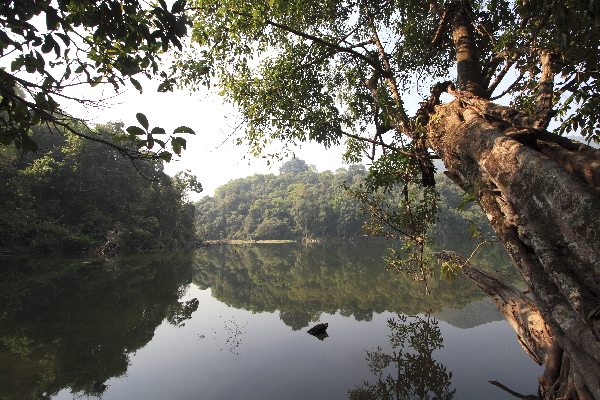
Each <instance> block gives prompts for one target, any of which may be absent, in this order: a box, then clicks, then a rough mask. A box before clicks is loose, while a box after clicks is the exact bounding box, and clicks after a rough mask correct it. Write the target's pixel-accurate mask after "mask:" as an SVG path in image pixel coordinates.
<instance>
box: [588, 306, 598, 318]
mask: <svg viewBox="0 0 600 400" xmlns="http://www.w3.org/2000/svg"><path fill="white" fill-rule="evenodd" d="M599 315H600V305H597V306H596V308H594V309H593V310H592V311H590V313H589V314H588V319H592V318H596V317H598V316H599Z"/></svg>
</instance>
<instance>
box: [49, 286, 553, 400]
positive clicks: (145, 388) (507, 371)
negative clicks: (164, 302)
mask: <svg viewBox="0 0 600 400" xmlns="http://www.w3.org/2000/svg"><path fill="white" fill-rule="evenodd" d="M186 297H187V298H185V299H182V300H189V299H191V298H194V297H196V298H198V300H199V301H200V306H199V308H198V310H197V311H196V312H195V313H194V315H193V317H192V319H191V320H188V321H185V326H184V327H182V328H176V327H174V326H172V325H169V324H167V323H163V324H162V325H161V326H160V327H159V328H158V329H157V330H156V332H155V335H154V339H153V340H152V341H151V342H150V343H148V344H147V345H146V346H145V347H144V348H142V349H140V350H139V351H138V352H137V353H136V354H135V355H131V366H130V367H129V369H128V371H127V377H123V378H115V379H111V380H109V381H108V382H107V384H108V385H109V387H108V390H107V391H106V393H105V394H104V395H103V397H102V398H103V399H105V400H110V399H181V400H183V399H190V400H191V399H309V398H323V399H344V398H347V392H348V390H350V389H353V388H354V387H355V385H362V383H363V381H365V380H366V381H369V382H370V383H373V382H374V380H375V377H374V376H373V375H372V374H371V373H370V372H369V368H368V366H367V363H366V361H365V357H366V352H365V350H369V351H370V350H373V349H375V348H376V347H377V346H381V347H382V348H383V350H384V351H385V352H388V353H390V351H389V350H390V348H389V338H388V335H389V334H390V331H389V328H388V327H387V323H386V321H387V319H388V318H391V317H394V314H391V313H384V314H376V315H374V316H373V320H372V321H371V322H357V321H356V320H355V319H354V318H345V317H342V316H340V315H337V314H336V315H328V314H323V315H322V316H321V321H322V322H328V323H329V328H328V330H327V332H328V333H329V337H328V338H326V339H325V340H324V341H320V340H318V339H316V338H315V337H313V336H311V335H309V334H307V333H306V329H308V327H307V328H306V329H303V330H300V331H292V330H291V328H290V327H288V326H286V325H285V324H284V323H283V322H281V321H280V319H279V313H260V314H252V313H251V312H249V311H244V310H238V309H234V308H232V307H229V306H227V305H225V304H223V303H220V302H218V301H217V300H215V299H214V298H212V297H211V295H210V290H205V291H202V290H200V289H198V288H197V287H195V286H192V287H190V289H189V293H188V295H187V296H186ZM226 324H227V326H229V327H230V328H231V327H232V326H234V325H233V324H236V325H237V326H238V327H240V331H241V332H242V334H241V335H239V337H237V338H236V339H237V343H239V346H238V347H237V348H235V349H234V351H230V350H231V346H230V345H229V344H228V342H227V339H228V335H230V332H231V331H232V330H231V329H227V327H226ZM439 327H440V329H441V330H442V335H443V338H444V348H443V349H440V350H436V351H434V353H433V356H434V358H435V359H436V361H437V362H440V363H442V364H444V365H445V366H446V368H447V369H448V371H452V379H451V383H452V387H453V388H457V392H456V395H455V399H482V398H485V399H491V400H493V399H506V398H508V397H509V396H508V395H507V393H505V392H503V391H502V390H500V389H498V388H496V387H494V386H492V385H491V384H490V383H488V381H490V380H497V381H500V382H501V383H502V384H504V385H506V386H508V387H510V388H511V389H512V390H515V391H517V392H520V393H522V394H533V393H535V392H536V391H537V385H536V382H537V377H538V376H539V375H540V374H541V372H542V369H541V367H538V366H537V364H535V363H534V362H533V361H532V360H531V359H530V358H529V356H527V354H525V352H524V351H523V350H522V349H521V347H520V346H519V344H518V342H517V340H516V334H515V333H514V331H513V330H512V329H511V328H510V326H509V325H508V323H506V322H504V321H502V322H492V323H488V324H484V325H481V326H478V327H476V328H472V329H458V328H455V327H453V326H451V325H449V324H447V323H445V322H441V321H440V323H439ZM202 335H204V337H202ZM229 343H231V341H230V342H229ZM236 353H237V354H236ZM391 373H392V375H394V372H392V371H391ZM70 398H72V395H70V394H69V393H68V391H62V392H61V393H60V394H59V396H57V397H56V399H61V400H62V399H70Z"/></svg>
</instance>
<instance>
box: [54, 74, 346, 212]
mask: <svg viewBox="0 0 600 400" xmlns="http://www.w3.org/2000/svg"><path fill="white" fill-rule="evenodd" d="M140 81H141V79H140ZM157 85H158V84H157V83H155V82H146V83H142V86H143V87H144V88H145V90H144V92H143V93H142V94H140V93H139V92H138V91H137V90H135V89H133V88H132V87H131V86H128V88H127V89H126V90H125V91H124V92H123V93H121V94H119V95H117V96H114V95H115V94H114V91H113V90H112V88H109V87H108V85H107V86H106V88H105V89H104V91H102V90H103V89H100V91H98V92H96V93H95V94H94V95H93V96H96V98H107V99H106V100H105V101H104V102H103V104H104V106H103V107H94V108H82V107H80V106H78V105H74V104H73V105H70V106H66V107H65V108H66V109H67V111H69V112H70V113H71V114H72V115H74V116H76V117H79V118H82V119H85V120H87V121H88V122H89V123H91V124H99V123H104V122H108V121H122V122H123V123H125V127H127V126H130V125H138V126H140V125H139V123H138V122H137V120H136V117H135V114H136V113H138V112H141V113H143V114H145V115H146V117H147V118H148V122H149V125H150V128H152V127H155V126H158V127H162V128H164V129H165V130H166V131H167V133H170V132H172V131H173V130H174V129H175V128H177V127H179V126H181V125H185V126H188V127H190V128H192V129H193V130H194V131H195V133H196V134H195V135H189V134H184V135H181V136H183V137H184V138H185V139H186V140H187V149H186V150H183V151H182V154H181V157H177V156H174V157H173V160H172V161H171V162H170V163H167V164H166V165H165V171H166V172H167V173H168V174H169V175H174V174H175V173H177V172H179V171H182V170H190V171H191V173H192V174H194V175H196V176H197V178H198V181H199V182H200V183H202V187H203V189H204V190H203V192H202V193H201V194H199V195H196V194H195V193H191V194H190V196H191V198H192V200H194V201H195V200H198V199H199V198H201V197H203V196H207V195H208V196H212V195H213V194H214V190H215V189H216V188H217V187H219V186H221V185H224V184H225V183H227V182H228V181H230V180H232V179H237V178H242V177H246V176H250V175H253V174H268V173H273V174H278V173H279V167H280V166H281V165H282V164H283V163H284V162H285V161H287V160H289V158H287V159H284V160H283V161H278V160H272V159H263V158H256V157H254V156H252V155H250V154H249V153H248V147H247V146H245V145H240V146H236V145H235V139H236V138H237V137H239V136H240V135H242V133H243V132H242V131H241V130H240V129H238V130H237V132H236V126H237V125H238V124H239V119H238V118H236V114H235V109H234V108H233V107H232V106H231V105H228V104H224V103H223V100H222V98H221V97H220V96H219V95H218V94H216V93H209V92H208V89H205V90H204V91H202V92H187V91H175V92H172V93H171V92H169V93H157V92H156V91H155V87H156V86H157ZM112 96H114V97H112ZM86 97H87V98H90V94H89V92H88V93H87V94H86ZM274 146H276V147H274V148H276V149H279V148H281V146H282V145H281V143H275V144H274ZM293 151H294V154H295V155H296V157H298V158H300V159H302V160H304V161H306V163H307V164H308V165H311V164H312V165H315V166H316V168H317V171H319V172H322V171H326V170H331V171H332V172H333V171H335V170H336V169H338V168H344V167H347V166H346V165H344V164H343V163H342V154H343V147H342V146H337V147H332V148H329V149H325V148H324V147H323V146H322V145H319V144H317V143H304V144H302V145H301V146H296V147H293ZM268 160H269V161H270V165H269V164H268V162H267V161H268Z"/></svg>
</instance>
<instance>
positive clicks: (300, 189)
mask: <svg viewBox="0 0 600 400" xmlns="http://www.w3.org/2000/svg"><path fill="white" fill-rule="evenodd" d="M279 172H280V173H279V175H275V174H255V175H252V176H249V177H246V178H240V179H235V180H232V181H230V182H228V183H227V184H225V185H223V186H220V187H219V188H218V189H217V190H216V191H215V195H214V196H213V197H209V196H206V197H204V198H202V199H201V200H200V201H198V202H197V203H196V204H195V206H196V215H197V224H198V229H199V236H200V237H201V238H202V239H204V240H219V239H224V240H235V239H239V240H270V239H296V240H297V239H303V238H306V239H316V238H350V237H356V236H360V235H362V234H363V233H362V231H361V228H362V225H363V222H364V221H365V217H364V216H362V215H361V204H359V202H358V201H357V200H355V199H354V198H352V197H351V196H350V195H349V194H348V193H347V192H346V190H345V189H344V188H343V187H342V184H343V183H344V182H346V183H347V184H348V185H349V186H350V187H353V186H358V185H359V184H360V183H362V182H363V180H364V179H365V177H366V175H367V170H366V169H365V167H364V166H363V165H361V164H353V165H350V166H349V167H348V168H340V169H338V170H336V171H335V172H331V171H324V172H317V171H316V170H315V168H314V167H312V166H311V167H309V166H308V165H307V164H306V162H305V161H303V160H300V159H292V160H290V161H288V162H286V163H284V164H283V166H282V167H281V168H280V171H279ZM436 180H437V190H438V192H439V193H440V200H441V201H440V213H439V222H438V224H437V225H436V227H435V230H436V232H435V234H434V236H435V237H436V238H437V239H441V240H444V239H446V238H445V236H448V238H451V236H452V235H453V233H452V232H456V231H457V230H460V229H463V231H464V232H466V231H467V229H468V227H469V224H470V223H469V220H475V221H477V222H478V223H479V224H480V225H481V226H485V225H487V222H486V221H485V218H484V216H483V213H482V212H481V210H480V209H479V208H478V207H471V206H470V207H467V208H466V209H465V211H464V212H463V213H459V212H458V210H457V209H456V208H457V205H458V204H459V202H460V201H461V199H460V189H458V188H457V187H456V185H453V184H452V183H450V182H449V180H448V179H447V178H446V177H445V176H444V175H443V174H438V175H436ZM392 196H393V194H392Z"/></svg>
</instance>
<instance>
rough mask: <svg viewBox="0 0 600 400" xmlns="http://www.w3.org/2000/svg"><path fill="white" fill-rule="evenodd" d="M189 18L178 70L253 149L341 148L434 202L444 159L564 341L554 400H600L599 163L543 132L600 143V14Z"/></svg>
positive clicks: (564, 0) (384, 8)
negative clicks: (229, 117)
mask: <svg viewBox="0 0 600 400" xmlns="http://www.w3.org/2000/svg"><path fill="white" fill-rule="evenodd" d="M194 10H195V15H194V17H193V18H194V21H195V22H194V38H195V39H196V42H197V43H198V44H199V45H200V46H203V47H202V48H201V51H203V52H204V55H205V57H200V58H198V53H197V52H196V53H194V52H192V53H190V56H189V58H186V57H185V56H184V57H182V58H181V60H180V64H181V74H182V75H186V74H188V76H192V77H193V74H194V73H195V72H197V71H200V70H202V68H206V66H207V63H208V64H210V65H211V67H212V69H213V70H212V72H213V75H214V76H215V77H216V79H218V84H219V85H220V86H221V89H222V93H224V95H225V96H226V98H227V99H228V100H229V101H230V102H232V103H234V104H236V105H237V106H238V108H239V110H240V113H241V115H242V118H243V119H244V121H245V123H246V140H247V141H248V142H249V143H250V145H251V146H252V147H253V148H254V149H255V148H257V147H260V146H263V144H262V143H264V142H263V141H265V138H270V139H283V140H284V141H291V142H302V141H306V140H316V141H318V142H321V143H323V144H324V145H325V146H329V145H331V144H334V143H340V142H341V141H342V140H345V141H346V144H347V145H348V152H347V158H348V159H349V160H356V159H357V157H358V155H359V154H361V152H362V153H366V154H367V156H368V157H370V158H371V159H372V160H373V167H372V168H371V171H370V173H371V175H372V177H373V179H374V182H375V183H376V185H375V186H379V187H383V188H385V187H386V186H387V185H389V184H390V182H394V181H395V182H400V183H401V184H404V185H417V186H420V187H421V188H424V189H426V190H428V189H427V188H430V187H432V186H433V185H434V183H435V182H434V179H433V164H432V162H431V160H432V159H433V158H438V157H439V158H441V159H442V160H443V162H444V164H445V166H446V168H447V170H448V171H447V175H448V176H449V177H451V178H452V180H453V181H454V182H455V183H456V184H458V185H459V186H460V187H461V188H463V189H464V190H465V191H466V192H467V193H468V194H469V195H470V198H472V199H473V200H475V201H477V202H478V203H479V204H480V205H481V207H482V208H483V210H484V211H485V213H486V215H487V216H488V218H489V220H490V223H491V225H492V227H493V229H494V231H495V234H496V235H497V238H498V240H499V241H501V242H502V243H503V244H504V246H505V248H506V249H507V251H508V253H509V254H510V256H511V257H512V259H513V261H514V263H515V265H516V266H517V268H518V269H519V271H520V272H521V275H522V276H523V279H524V281H525V283H526V284H527V287H528V289H529V291H530V294H531V297H532V299H533V304H534V307H536V308H537V309H536V310H533V311H535V312H539V314H540V315H541V316H542V317H543V320H544V321H545V323H546V324H547V325H548V326H549V327H550V329H551V331H552V335H553V345H552V348H551V349H545V350H547V351H543V352H542V353H541V356H540V360H541V361H542V362H544V363H545V364H546V367H547V370H546V373H545V375H544V379H543V380H542V381H541V386H540V388H541V391H542V393H544V396H545V397H546V398H556V397H565V398H577V397H579V398H594V399H600V385H599V384H598V382H599V381H600V321H599V320H598V319H597V316H598V306H599V305H600V269H599V265H600V249H599V247H598V243H600V212H598V211H599V209H600V196H599V193H598V188H599V187H600V163H599V161H600V156H599V153H598V151H597V150H594V149H592V148H590V147H589V146H586V145H585V144H582V143H577V142H574V141H572V140H569V139H566V138H564V137H561V136H559V135H558V134H556V133H552V132H550V131H549V130H548V126H549V122H550V120H551V119H552V117H553V116H554V115H558V116H559V117H560V122H561V125H560V127H559V128H558V129H557V130H556V132H557V133H564V132H571V131H579V132H581V133H582V134H584V135H585V136H586V138H587V139H588V140H594V141H598V140H599V139H600V136H599V135H598V132H599V126H600V125H599V122H600V120H599V118H600V117H599V113H598V112H597V106H598V104H600V81H599V80H598V72H597V71H598V64H599V61H600V53H599V52H598V48H599V45H600V24H599V23H598V22H600V4H598V3H596V2H583V1H578V0H559V1H550V0H540V1H535V2H534V1H524V0H517V1H506V0H479V1H475V0H473V1H469V0H451V1H446V2H444V1H437V0H429V1H416V0H404V1H397V2H396V1H385V2H373V1H368V0H363V1H356V2H336V1H330V0H323V1H277V0H272V1H268V2H259V1H248V2H243V3H239V2H234V1H219V2H216V1H202V2H198V4H197V7H196V8H195V9H194ZM194 57H196V58H198V60H199V61H197V62H196V63H195V64H194V62H193V58H194ZM190 81H191V80H190V79H188V80H187V81H186V83H189V82H190ZM448 95H450V96H448ZM419 96H420V98H419ZM415 99H418V101H415ZM411 100H412V101H413V102H414V103H415V104H412V105H411V104H409V101H411ZM442 101H445V102H443V103H442ZM495 101H498V102H495ZM500 102H502V103H500ZM425 197H427V196H422V198H425ZM405 211H406V213H409V217H410V207H408V206H407V207H405ZM432 218H433V217H432ZM408 220H410V218H408ZM425 225H427V224H425ZM426 227H427V226H426ZM411 233H414V236H415V239H416V241H417V242H418V241H419V240H424V237H423V235H422V234H420V233H418V232H411ZM528 307H529V306H528ZM525 328H527V327H525ZM524 332H526V329H525V331H524Z"/></svg>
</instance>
